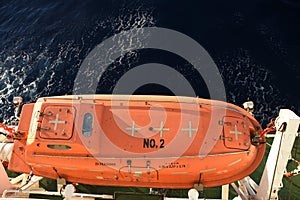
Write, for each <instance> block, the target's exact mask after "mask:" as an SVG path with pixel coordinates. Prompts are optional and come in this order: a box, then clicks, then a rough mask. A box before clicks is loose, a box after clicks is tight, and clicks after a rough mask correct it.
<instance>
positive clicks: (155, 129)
mask: <svg viewBox="0 0 300 200" xmlns="http://www.w3.org/2000/svg"><path fill="white" fill-rule="evenodd" d="M153 130H154V131H159V136H160V137H162V136H163V132H164V131H169V130H170V129H169V128H164V123H163V121H160V127H159V128H153Z"/></svg>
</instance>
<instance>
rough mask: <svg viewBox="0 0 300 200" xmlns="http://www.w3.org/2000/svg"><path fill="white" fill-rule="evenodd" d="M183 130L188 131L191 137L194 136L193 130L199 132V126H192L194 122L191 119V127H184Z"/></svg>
mask: <svg viewBox="0 0 300 200" xmlns="http://www.w3.org/2000/svg"><path fill="white" fill-rule="evenodd" d="M181 131H188V132H189V137H190V138H191V137H192V136H193V131H195V132H197V131H198V128H192V122H191V121H189V127H188V128H182V129H181Z"/></svg>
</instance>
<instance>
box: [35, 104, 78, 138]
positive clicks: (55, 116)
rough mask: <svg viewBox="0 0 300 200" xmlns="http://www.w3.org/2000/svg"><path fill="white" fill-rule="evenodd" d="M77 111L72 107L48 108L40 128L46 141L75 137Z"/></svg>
mask: <svg viewBox="0 0 300 200" xmlns="http://www.w3.org/2000/svg"><path fill="white" fill-rule="evenodd" d="M75 114H76V110H75V108H74V107H72V106H46V107H45V109H44V111H43V112H42V114H41V115H42V122H41V124H40V126H39V128H38V131H39V132H40V133H39V135H40V137H41V138H44V139H63V140H68V139H70V138H71V137H72V135H73V126H74V119H75Z"/></svg>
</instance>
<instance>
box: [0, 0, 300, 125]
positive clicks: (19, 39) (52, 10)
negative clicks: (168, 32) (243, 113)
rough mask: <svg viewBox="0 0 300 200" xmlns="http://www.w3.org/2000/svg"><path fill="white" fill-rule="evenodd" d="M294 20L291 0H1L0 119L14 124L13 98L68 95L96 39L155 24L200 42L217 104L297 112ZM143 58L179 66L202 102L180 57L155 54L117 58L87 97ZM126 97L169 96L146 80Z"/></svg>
mask: <svg viewBox="0 0 300 200" xmlns="http://www.w3.org/2000/svg"><path fill="white" fill-rule="evenodd" d="M299 25H300V8H299V6H298V5H297V3H296V4H289V3H287V1H285V3H283V2H280V1H277V0H252V1H219V0H212V1H180V0H160V1H156V0H147V1H146V0H145V1H132V0H110V1H108V0H101V1H96V0H95V1H92V0H86V1H56V0H53V1H44V0H42V1H16V0H9V1H8V0H0V97H1V98H0V122H4V123H9V122H10V121H12V120H13V117H11V116H12V115H13V105H12V99H13V97H14V96H22V97H23V99H24V103H29V102H35V100H36V99H37V98H39V97H43V96H54V95H65V94H72V93H73V85H74V80H75V78H76V76H77V72H78V70H79V68H80V66H81V64H82V62H83V60H84V59H85V58H86V56H87V55H88V54H89V53H90V52H91V51H92V49H94V48H95V47H96V46H97V45H98V44H100V43H101V42H102V41H104V40H105V39H107V38H109V37H111V36H113V35H115V34H118V33H121V32H122V31H126V30H131V29H141V28H143V27H163V28H168V29H172V30H175V31H178V32H181V33H183V34H185V35H187V36H189V37H190V38H193V39H194V40H195V41H197V42H198V43H199V44H200V45H202V46H203V48H204V49H205V50H206V51H207V52H208V53H209V55H210V56H211V58H212V59H213V61H214V62H215V63H216V65H217V67H218V69H219V71H220V73H221V76H222V79H223V82H224V86H225V89H226V100H227V101H228V102H231V103H234V104H237V105H239V106H241V105H242V103H243V102H244V101H248V100H252V101H253V102H254V103H255V112H254V115H255V116H256V118H257V119H258V120H259V121H260V122H261V123H262V125H263V126H265V125H266V124H267V123H268V122H269V120H270V118H273V117H276V116H277V115H278V112H279V110H280V109H281V108H289V109H292V110H293V111H295V112H296V113H297V114H300V92H299V91H300V89H299V87H300V26H299ZM107 53H108V54H109V53H110V52H107ZM143 63H162V64H165V65H168V66H171V67H173V68H174V69H177V70H179V71H180V73H181V74H182V75H183V76H184V77H185V78H186V79H187V80H188V81H189V83H190V84H191V85H192V87H193V89H194V91H195V95H196V96H199V97H204V98H210V94H209V93H208V91H207V87H206V86H205V83H203V80H202V78H201V76H200V75H199V74H197V73H195V70H193V67H192V66H191V65H190V64H189V63H187V62H186V61H184V60H182V59H180V58H178V56H174V55H170V54H169V53H168V52H164V51H157V50H153V51H151V50H148V51H142V50H141V51H133V52H129V53H128V54H126V55H124V56H123V57H121V58H119V59H118V60H117V61H116V62H114V63H113V64H111V65H110V66H109V67H108V68H107V70H106V71H105V73H104V74H103V76H102V77H101V79H100V81H99V83H98V86H97V91H96V93H99V94H110V93H112V91H113V89H114V86H115V84H116V83H117V81H118V80H119V79H120V78H121V77H122V75H123V74H125V73H126V72H127V71H128V70H129V69H132V68H134V67H135V66H137V65H139V64H143ZM135 94H162V95H172V94H173V93H172V91H171V90H170V89H168V88H166V87H164V86H161V85H157V84H152V85H151V84H150V85H145V86H141V87H140V88H139V89H138V90H137V91H135Z"/></svg>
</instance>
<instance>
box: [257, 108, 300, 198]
mask: <svg viewBox="0 0 300 200" xmlns="http://www.w3.org/2000/svg"><path fill="white" fill-rule="evenodd" d="M299 124H300V118H299V117H298V116H297V115H296V114H295V113H294V112H292V111H291V110H288V109H282V110H280V113H279V117H278V118H277V119H276V121H275V126H276V135H275V138H274V141H273V144H272V147H271V150H270V153H269V157H268V160H267V163H266V166H265V169H264V172H263V175H262V178H261V180H260V183H259V187H258V190H257V193H256V195H255V199H259V200H261V199H262V200H264V199H278V191H279V190H280V189H281V188H282V178H283V176H284V171H285V169H286V166H287V163H288V160H289V155H290V154H291V151H292V148H293V145H294V142H295V138H296V137H297V135H298V132H299Z"/></svg>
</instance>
